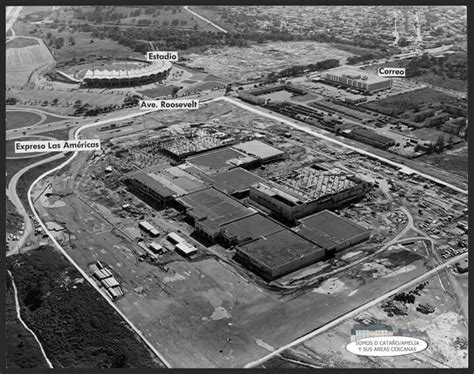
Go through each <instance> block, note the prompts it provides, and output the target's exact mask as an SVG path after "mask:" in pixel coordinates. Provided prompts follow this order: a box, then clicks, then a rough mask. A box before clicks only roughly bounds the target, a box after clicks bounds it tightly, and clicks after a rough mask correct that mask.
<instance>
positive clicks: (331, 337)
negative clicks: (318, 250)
mask: <svg viewBox="0 0 474 374" xmlns="http://www.w3.org/2000/svg"><path fill="white" fill-rule="evenodd" d="M440 281H442V282H443V284H444V286H443V287H445V288H446V289H448V292H445V291H444V289H443V287H441V285H440ZM447 282H448V281H447V278H446V274H445V272H441V273H440V278H438V277H437V276H435V277H432V278H429V279H428V283H427V285H426V288H425V289H424V290H422V291H421V293H420V295H419V296H416V299H415V302H414V303H413V304H406V307H407V309H406V314H405V315H395V316H392V317H389V316H388V315H387V313H386V312H384V310H383V308H382V306H383V305H384V303H381V304H378V305H377V306H375V307H372V308H370V309H367V310H366V311H364V312H362V313H360V314H359V315H358V316H356V317H354V318H350V319H348V320H346V321H344V322H343V323H341V324H339V325H338V326H336V327H334V328H332V329H330V330H328V331H326V332H324V333H322V334H320V335H318V336H316V337H314V338H312V339H310V340H308V341H306V342H304V343H302V344H300V345H297V346H296V347H294V348H293V349H290V350H288V351H285V352H284V353H283V354H282V356H283V357H288V358H291V359H297V360H299V361H302V362H303V363H310V364H312V365H316V366H321V367H339V368H388V367H390V368H394V367H396V368H446V367H451V368H461V367H467V323H466V321H465V320H464V318H463V317H462V315H461V314H460V313H459V305H458V304H457V301H456V298H455V297H454V296H453V294H452V293H451V292H450V291H449V288H448V287H447ZM425 303H428V304H430V305H432V306H435V311H434V313H432V314H429V315H426V314H422V313H420V312H419V311H417V310H416V307H417V306H418V305H419V304H425ZM361 320H367V321H375V320H378V321H381V323H387V324H389V325H391V326H392V327H393V329H394V330H395V331H397V330H398V329H399V328H403V329H407V328H408V329H418V330H421V331H423V330H424V331H426V332H427V333H428V336H429V345H428V349H427V350H425V351H423V352H420V353H416V354H412V355H405V356H399V357H376V358H375V357H364V356H357V355H354V354H352V353H349V352H348V351H347V350H346V349H345V346H346V344H348V343H349V342H350V335H351V332H350V330H351V328H352V326H353V325H354V324H355V323H360V321H361ZM290 364H291V363H290ZM275 365H278V366H280V367H287V361H286V360H285V359H279V360H275V361H274V362H268V363H266V364H265V366H266V367H273V366H275Z"/></svg>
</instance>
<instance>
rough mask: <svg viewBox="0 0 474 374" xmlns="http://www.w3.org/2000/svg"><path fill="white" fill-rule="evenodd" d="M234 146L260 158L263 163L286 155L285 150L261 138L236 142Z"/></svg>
mask: <svg viewBox="0 0 474 374" xmlns="http://www.w3.org/2000/svg"><path fill="white" fill-rule="evenodd" d="M232 148H234V149H236V150H238V151H240V152H243V153H245V154H247V155H249V156H251V157H254V158H256V159H258V160H259V161H260V162H261V163H265V162H271V161H275V160H281V159H283V158H284V157H285V152H283V151H281V150H279V149H278V148H275V147H272V146H271V145H269V144H267V143H264V142H261V141H260V140H250V141H248V142H244V143H239V144H235V145H233V146H232Z"/></svg>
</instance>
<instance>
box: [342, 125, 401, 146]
mask: <svg viewBox="0 0 474 374" xmlns="http://www.w3.org/2000/svg"><path fill="white" fill-rule="evenodd" d="M347 137H348V138H352V139H355V140H357V141H360V142H362V143H365V144H369V145H372V146H374V147H377V148H383V149H387V148H388V147H391V146H392V145H395V140H393V139H392V138H389V137H388V136H384V135H380V134H377V133H376V132H375V131H371V130H368V129H365V128H362V127H359V128H357V129H354V130H352V131H350V132H348V133H347Z"/></svg>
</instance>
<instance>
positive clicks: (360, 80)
mask: <svg viewBox="0 0 474 374" xmlns="http://www.w3.org/2000/svg"><path fill="white" fill-rule="evenodd" d="M321 79H322V80H323V81H326V82H330V83H335V84H340V85H342V86H346V87H352V88H355V89H357V90H359V91H363V92H367V93H373V92H377V91H381V90H386V89H389V88H391V87H392V80H391V79H390V78H382V77H379V76H378V75H375V74H372V73H368V72H366V71H361V70H357V69H351V68H346V67H342V68H336V69H331V70H328V71H325V72H324V73H322V74H321Z"/></svg>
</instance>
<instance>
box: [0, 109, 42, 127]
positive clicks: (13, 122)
mask: <svg viewBox="0 0 474 374" xmlns="http://www.w3.org/2000/svg"><path fill="white" fill-rule="evenodd" d="M39 121H41V116H40V115H39V114H36V113H32V112H20V111H10V112H6V119H5V130H11V129H17V128H20V127H28V126H31V125H34V124H35V123H38V122H39Z"/></svg>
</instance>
